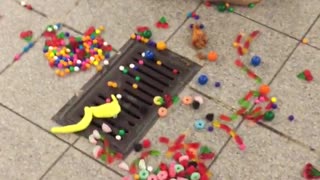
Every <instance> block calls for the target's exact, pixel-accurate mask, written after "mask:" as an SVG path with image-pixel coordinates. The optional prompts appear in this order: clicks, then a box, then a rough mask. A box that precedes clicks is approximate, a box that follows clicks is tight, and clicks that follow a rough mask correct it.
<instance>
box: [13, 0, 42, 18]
mask: <svg viewBox="0 0 320 180" xmlns="http://www.w3.org/2000/svg"><path fill="white" fill-rule="evenodd" d="M14 1H15V2H16V3H17V4H18V5H19V6H20V7H23V6H21V1H19V0H14ZM30 5H31V6H32V4H30ZM23 8H24V9H25V10H27V9H26V8H25V7H23ZM28 11H32V12H34V13H35V14H38V15H40V16H43V17H45V18H48V16H47V15H46V14H45V13H43V12H40V11H39V10H36V9H34V7H33V6H32V10H28Z"/></svg>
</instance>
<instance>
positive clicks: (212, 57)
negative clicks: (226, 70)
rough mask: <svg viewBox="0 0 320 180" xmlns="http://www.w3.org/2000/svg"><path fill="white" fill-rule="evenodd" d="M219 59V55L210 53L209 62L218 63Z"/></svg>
mask: <svg viewBox="0 0 320 180" xmlns="http://www.w3.org/2000/svg"><path fill="white" fill-rule="evenodd" d="M217 59H218V54H217V53H216V52H214V51H210V52H209V53H208V60H209V61H212V62H214V61H216V60H217Z"/></svg>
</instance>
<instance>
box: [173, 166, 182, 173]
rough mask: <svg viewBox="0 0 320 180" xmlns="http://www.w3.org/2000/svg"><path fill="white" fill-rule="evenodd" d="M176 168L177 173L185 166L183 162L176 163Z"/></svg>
mask: <svg viewBox="0 0 320 180" xmlns="http://www.w3.org/2000/svg"><path fill="white" fill-rule="evenodd" d="M174 169H175V170H176V173H179V172H181V171H183V170H184V167H183V166H182V165H181V164H176V165H174Z"/></svg>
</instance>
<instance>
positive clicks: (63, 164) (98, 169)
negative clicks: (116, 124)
mask: <svg viewBox="0 0 320 180" xmlns="http://www.w3.org/2000/svg"><path fill="white" fill-rule="evenodd" d="M43 179H52V180H54V179H61V180H62V179H68V180H71V179H74V180H87V179H88V180H89V179H109V180H119V179H121V177H120V176H119V175H117V174H115V173H114V172H112V171H110V170H108V169H107V168H106V167H104V166H102V165H100V164H98V163H96V162H95V161H94V160H92V159H90V158H88V157H87V156H85V155H83V154H82V153H80V152H79V151H77V150H75V149H73V148H71V149H69V150H68V151H67V152H66V154H65V155H64V156H63V157H62V158H61V159H60V160H59V162H58V163H57V164H55V166H54V167H53V168H52V169H51V170H50V171H49V172H48V174H47V175H46V176H45V177H44V178H43Z"/></svg>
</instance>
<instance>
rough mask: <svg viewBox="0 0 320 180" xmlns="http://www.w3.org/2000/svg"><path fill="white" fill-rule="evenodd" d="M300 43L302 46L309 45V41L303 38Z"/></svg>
mask: <svg viewBox="0 0 320 180" xmlns="http://www.w3.org/2000/svg"><path fill="white" fill-rule="evenodd" d="M301 42H302V43H303V44H308V43H309V39H307V38H303V39H302V41H301Z"/></svg>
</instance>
